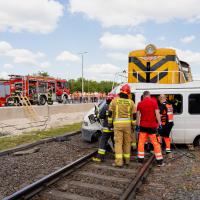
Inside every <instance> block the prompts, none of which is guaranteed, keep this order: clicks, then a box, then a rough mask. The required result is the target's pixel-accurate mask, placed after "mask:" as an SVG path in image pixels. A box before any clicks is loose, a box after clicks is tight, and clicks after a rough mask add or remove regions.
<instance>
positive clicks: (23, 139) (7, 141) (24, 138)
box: [0, 123, 81, 151]
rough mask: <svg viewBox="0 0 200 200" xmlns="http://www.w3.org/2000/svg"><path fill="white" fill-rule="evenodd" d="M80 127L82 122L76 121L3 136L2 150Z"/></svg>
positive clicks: (1, 140) (0, 147) (0, 141)
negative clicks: (56, 126)
mask: <svg viewBox="0 0 200 200" xmlns="http://www.w3.org/2000/svg"><path fill="white" fill-rule="evenodd" d="M80 129H81V123H75V124H71V125H65V126H62V127H58V128H52V129H49V130H46V131H35V132H28V133H23V134H21V135H15V136H10V137H3V138H0V151H2V150H6V149H9V148H12V147H16V146H18V145H21V144H25V143H31V142H35V141H38V140H41V139H44V138H49V137H54V136H59V135H63V134H65V133H67V132H72V131H78V130H80Z"/></svg>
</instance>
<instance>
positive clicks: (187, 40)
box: [180, 35, 196, 44]
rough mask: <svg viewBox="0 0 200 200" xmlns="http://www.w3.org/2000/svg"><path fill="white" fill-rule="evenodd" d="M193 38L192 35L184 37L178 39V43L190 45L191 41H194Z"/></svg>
mask: <svg viewBox="0 0 200 200" xmlns="http://www.w3.org/2000/svg"><path fill="white" fill-rule="evenodd" d="M195 38H196V37H195V36H194V35H189V36H186V37H183V38H181V39H180V41H181V42H182V43H184V44H189V43H191V42H192V41H193V40H195Z"/></svg>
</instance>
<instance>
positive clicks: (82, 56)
mask: <svg viewBox="0 0 200 200" xmlns="http://www.w3.org/2000/svg"><path fill="white" fill-rule="evenodd" d="M87 53H88V52H87V51H85V52H81V53H79V54H80V55H81V60H82V84H81V85H82V91H81V92H82V103H83V93H84V81H83V61H84V54H87Z"/></svg>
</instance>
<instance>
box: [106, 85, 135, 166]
mask: <svg viewBox="0 0 200 200" xmlns="http://www.w3.org/2000/svg"><path fill="white" fill-rule="evenodd" d="M130 94H131V89H130V86H129V84H125V85H123V86H122V87H121V89H120V93H119V97H116V98H114V99H113V100H112V102H111V104H110V106H109V111H110V117H111V118H110V120H113V125H114V141H115V163H114V164H113V165H114V166H117V167H122V166H123V164H126V165H128V164H129V163H130V153H131V142H132V138H131V131H132V130H131V129H132V121H133V115H134V113H135V104H134V102H133V101H132V100H131V99H129V96H130ZM109 122H111V121H109Z"/></svg>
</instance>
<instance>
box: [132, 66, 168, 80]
mask: <svg viewBox="0 0 200 200" xmlns="http://www.w3.org/2000/svg"><path fill="white" fill-rule="evenodd" d="M152 73H153V72H152ZM167 74H168V69H165V70H164V71H163V72H161V73H160V74H159V81H160V80H161V79H163V78H164V77H165V76H166V75H167ZM133 76H134V77H135V78H136V79H137V78H138V82H142V83H145V82H146V79H145V78H143V77H142V76H141V75H140V74H138V75H137V73H134V72H133ZM157 81H158V75H156V76H154V77H153V78H152V79H150V83H156V82H157Z"/></svg>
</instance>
